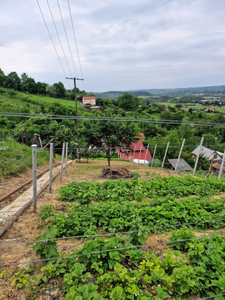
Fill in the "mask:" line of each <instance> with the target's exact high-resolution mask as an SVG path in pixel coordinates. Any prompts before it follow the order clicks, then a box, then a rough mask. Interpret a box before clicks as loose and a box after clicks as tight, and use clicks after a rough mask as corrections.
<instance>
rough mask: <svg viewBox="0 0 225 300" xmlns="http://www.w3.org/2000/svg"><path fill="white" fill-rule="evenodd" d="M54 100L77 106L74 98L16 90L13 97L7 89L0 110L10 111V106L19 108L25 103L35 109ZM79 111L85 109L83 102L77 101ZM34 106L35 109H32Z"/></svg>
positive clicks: (2, 97)
mask: <svg viewBox="0 0 225 300" xmlns="http://www.w3.org/2000/svg"><path fill="white" fill-rule="evenodd" d="M53 102H59V103H60V104H62V105H64V106H66V107H71V108H75V101H74V100H73V101H72V100H65V99H59V98H53V97H48V96H42V95H32V94H27V93H21V92H16V95H14V96H13V97H11V96H10V95H9V94H8V92H7V90H5V93H3V94H1V95H0V110H1V111H9V110H10V108H18V107H22V106H25V105H28V106H29V108H30V109H31V110H35V108H40V106H42V105H43V106H46V105H48V104H51V103H53ZM77 107H78V111H80V112H82V111H84V109H83V107H82V105H81V103H80V102H79V101H78V102H77ZM32 108H33V109H32Z"/></svg>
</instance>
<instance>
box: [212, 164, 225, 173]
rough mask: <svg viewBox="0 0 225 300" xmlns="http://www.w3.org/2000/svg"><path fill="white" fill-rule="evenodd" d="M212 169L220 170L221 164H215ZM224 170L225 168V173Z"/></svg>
mask: <svg viewBox="0 0 225 300" xmlns="http://www.w3.org/2000/svg"><path fill="white" fill-rule="evenodd" d="M212 167H213V168H214V169H217V170H220V168H221V165H220V164H219V163H214V164H212ZM224 170H225V167H223V171H224Z"/></svg>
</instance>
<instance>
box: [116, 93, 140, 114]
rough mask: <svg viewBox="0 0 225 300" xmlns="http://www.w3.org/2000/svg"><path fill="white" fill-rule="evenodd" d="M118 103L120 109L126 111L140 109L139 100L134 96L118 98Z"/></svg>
mask: <svg viewBox="0 0 225 300" xmlns="http://www.w3.org/2000/svg"><path fill="white" fill-rule="evenodd" d="M117 102H118V105H119V107H120V108H122V109H124V110H126V111H129V110H136V109H137V107H138V98H137V97H133V96H132V94H124V95H123V96H120V97H118V100H117Z"/></svg>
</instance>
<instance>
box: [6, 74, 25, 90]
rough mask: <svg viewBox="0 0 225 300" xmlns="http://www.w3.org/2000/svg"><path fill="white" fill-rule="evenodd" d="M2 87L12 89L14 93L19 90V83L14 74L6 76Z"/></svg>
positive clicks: (17, 77)
mask: <svg viewBox="0 0 225 300" xmlns="http://www.w3.org/2000/svg"><path fill="white" fill-rule="evenodd" d="M4 86H5V87H6V88H8V89H14V90H16V91H20V90H21V81H20V78H19V76H18V75H17V73H16V72H11V73H9V74H8V75H7V76H6V78H5V82H4Z"/></svg>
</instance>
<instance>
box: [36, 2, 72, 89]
mask: <svg viewBox="0 0 225 300" xmlns="http://www.w3.org/2000/svg"><path fill="white" fill-rule="evenodd" d="M36 1H37V4H38V7H39V10H40V12H41V15H42V18H43V20H44V23H45V26H46V29H47V31H48V34H49V36H50V39H51V41H52V45H53V47H54V49H55V52H56V55H57V57H58V60H59V63H60V65H61V68H62V70H63V73H64V75H65V77H66V72H65V69H64V67H63V64H62V62H61V59H60V57H59V54H58V51H57V49H56V46H55V44H54V41H53V38H52V35H51V33H50V30H49V28H48V25H47V22H46V20H45V17H44V14H43V12H42V9H41V6H40V4H39V1H38V0H36ZM68 85H69V88H70V84H69V82H68Z"/></svg>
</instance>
